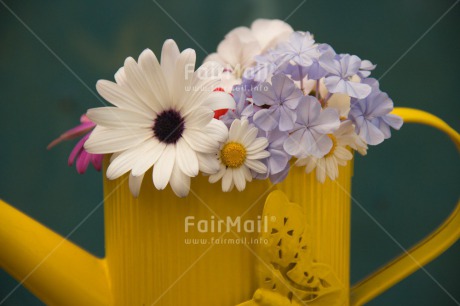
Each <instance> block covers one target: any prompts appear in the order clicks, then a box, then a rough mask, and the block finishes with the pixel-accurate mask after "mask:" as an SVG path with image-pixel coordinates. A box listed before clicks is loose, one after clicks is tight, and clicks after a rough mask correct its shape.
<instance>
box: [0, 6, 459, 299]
mask: <svg viewBox="0 0 460 306" xmlns="http://www.w3.org/2000/svg"><path fill="white" fill-rule="evenodd" d="M0 2H1V1H0ZM457 2H458V1H457ZM4 3H6V4H7V5H8V6H9V7H10V8H11V9H12V10H13V11H14V13H15V14H17V16H18V17H19V18H21V19H22V21H23V22H24V23H25V24H27V26H28V27H30V29H31V30H32V31H34V32H35V34H36V36H37V37H38V38H39V39H40V40H42V41H43V42H44V43H45V44H46V45H48V46H49V48H50V50H52V52H54V53H55V54H56V55H57V56H58V57H59V58H61V59H62V62H64V63H65V65H67V66H68V67H69V68H70V69H72V70H73V71H74V73H75V75H74V74H73V73H71V72H70V71H69V69H67V68H66V67H65V65H63V63H61V62H60V60H59V59H57V57H56V56H55V55H53V54H52V52H50V50H48V49H47V48H46V47H44V45H43V44H42V43H40V41H39V39H37V37H34V35H33V34H31V33H30V32H29V31H28V30H27V29H26V27H25V26H24V25H23V24H22V23H21V22H20V21H19V20H18V19H16V18H15V17H14V16H13V14H12V13H11V12H9V11H8V10H7V9H6V8H5V6H4V5H3V3H0V103H1V108H0V115H1V116H0V137H1V145H0V146H1V147H0V148H1V149H0V174H1V176H0V177H1V178H0V197H1V198H3V199H4V200H6V201H7V202H9V203H11V204H12V205H14V206H15V207H17V208H18V209H20V210H22V211H24V212H25V213H27V214H28V215H30V216H32V217H34V218H36V219H37V220H39V221H40V222H43V223H44V224H46V225H47V226H49V227H50V228H52V229H54V230H56V231H57V232H59V233H60V234H62V235H67V234H69V232H71V231H72V229H73V228H74V227H75V226H76V225H77V224H78V223H79V222H80V221H81V220H82V219H83V218H84V217H85V216H87V214H88V213H89V212H91V211H92V210H93V208H94V207H96V205H97V204H98V203H99V202H100V201H101V200H102V186H101V174H100V173H97V172H96V171H94V170H93V169H90V170H89V171H88V172H87V173H86V174H85V175H78V174H77V173H76V171H75V168H71V167H67V165H66V162H67V156H68V154H69V153H70V150H71V149H72V147H73V145H74V143H65V144H62V145H60V146H58V147H56V148H55V149H53V150H51V151H47V150H46V149H45V147H46V145H47V144H48V143H49V142H50V141H51V140H52V139H53V138H55V137H56V136H58V135H59V134H60V133H61V132H62V131H64V130H66V129H68V128H70V127H73V126H74V125H76V124H77V123H78V118H79V116H80V115H81V114H82V113H84V112H85V110H86V109H88V108H91V107H97V106H100V102H99V101H98V100H97V98H96V97H95V96H94V95H93V94H94V93H95V90H94V84H95V83H96V81H97V80H98V79H112V78H113V74H114V72H115V71H116V70H117V68H118V67H120V66H121V65H122V63H123V61H124V59H125V57H127V56H134V57H137V56H138V55H139V54H140V52H141V51H142V50H143V49H144V48H151V49H152V50H154V52H156V53H158V52H159V51H160V48H161V45H162V43H163V41H164V40H165V39H167V38H174V39H175V40H176V41H177V42H178V44H179V46H180V48H181V49H184V48H186V47H191V48H194V49H196V50H197V55H198V59H199V61H201V60H202V59H203V58H204V57H205V52H204V50H205V51H207V52H213V51H214V50H215V48H216V46H217V44H218V43H219V41H220V40H221V39H222V37H223V36H224V34H225V33H227V32H228V31H229V30H231V29H232V28H234V27H236V26H239V25H250V23H251V21H252V20H254V19H256V18H260V17H265V18H279V19H285V18H286V17H288V16H290V17H289V18H288V20H287V21H288V22H289V23H290V24H291V25H292V26H293V28H294V29H296V30H308V31H310V32H312V33H314V34H315V37H316V39H317V41H319V42H327V43H329V44H331V45H332V46H333V47H334V48H335V50H336V51H337V52H343V53H345V52H346V53H352V54H357V55H359V56H360V57H361V58H365V59H370V60H371V61H372V62H374V63H377V64H378V67H377V70H376V71H375V72H374V74H373V75H374V76H375V77H377V78H378V77H380V76H381V75H383V74H384V73H385V71H387V69H388V68H390V67H391V66H392V65H393V64H395V62H396V61H397V60H398V59H399V58H400V57H401V56H402V55H403V54H404V53H405V52H407V51H408V50H409V49H410V48H411V46H412V45H413V44H414V43H415V42H416V41H417V40H418V39H419V38H421V36H422V35H423V34H424V33H425V31H427V30H428V29H429V28H430V27H431V26H432V25H433V24H434V23H435V22H436V21H437V20H438V19H439V18H440V17H441V16H442V15H443V14H444V13H445V12H446V11H447V10H448V9H449V7H451V6H452V5H453V4H454V1H439V0H436V1H435V0H430V1H416V0H404V1H364V0H363V1H340V2H339V1H336V2H333V1H319V0H307V1H306V2H305V3H304V4H303V5H301V7H300V8H299V9H298V10H297V11H295V12H293V11H294V10H295V8H296V7H297V6H298V5H299V4H301V1H299V0H285V1H270V0H253V1H205V0H200V1H187V2H185V1H178V0H169V1H163V0H160V2H159V3H160V5H161V6H162V7H163V8H164V9H165V10H166V11H167V12H168V14H169V15H170V16H171V17H172V18H173V19H174V20H175V22H174V21H173V20H172V19H171V18H170V17H168V15H167V14H166V13H165V12H164V11H162V10H161V9H160V8H159V6H158V5H157V4H156V3H155V2H153V1H149V0H145V1H118V2H114V1H108V0H106V1H76V0H68V1H50V0H46V1H45V0H44V1H5V2H4ZM459 17H460V5H457V6H456V7H454V8H453V9H452V10H451V11H450V12H449V13H447V14H446V15H445V17H444V18H442V19H441V20H440V21H439V22H438V23H437V24H436V25H435V26H434V27H433V28H432V30H431V31H429V32H428V33H427V34H426V35H425V36H424V37H423V38H421V39H420V40H419V41H418V43H417V44H416V45H415V46H413V48H412V49H411V50H410V51H409V52H408V53H407V54H406V55H405V56H404V57H403V58H402V59H401V60H400V61H399V62H398V63H397V64H396V65H394V67H393V68H392V69H391V70H390V71H389V72H388V73H387V74H386V75H385V77H384V78H382V79H381V87H382V89H383V90H384V91H386V92H388V93H389V95H390V96H391V97H392V98H393V100H394V102H395V105H397V106H406V107H414V108H420V109H423V110H427V111H429V112H431V113H433V114H435V115H437V116H439V117H441V118H443V119H444V120H445V121H446V122H448V123H449V124H450V125H452V127H454V128H455V129H456V130H460V121H459V114H460V106H459V103H460V99H459V94H458V92H459V87H460V86H459V81H460V78H459V68H460V58H459V54H460V43H459V37H460V27H459V20H460V18H459ZM176 22H177V24H179V25H180V27H183V28H184V29H185V30H186V31H187V32H188V33H189V35H190V36H191V37H193V39H191V38H190V37H189V35H187V34H185V33H184V31H183V30H181V28H180V27H179V26H178V25H177V24H176ZM196 42H198V43H199V44H200V45H201V46H202V47H203V48H204V50H201V48H200V47H199V46H198V45H197V44H196ZM77 76H78V77H77ZM84 84H86V85H87V86H88V88H87V87H86V85H84ZM458 157H459V156H458V153H456V151H455V147H454V145H453V144H452V143H451V142H450V141H449V139H448V138H447V137H446V136H444V135H443V134H441V133H440V132H437V131H435V130H433V129H431V128H428V127H423V126H415V125H414V126H412V125H406V126H404V127H403V129H402V130H401V131H400V132H394V133H393V137H392V138H391V139H389V140H387V141H385V142H384V143H383V144H382V145H379V146H378V148H374V147H372V148H370V150H369V154H368V155H367V156H366V157H360V156H359V157H357V158H356V162H355V175H354V181H353V183H354V184H353V196H354V197H355V199H356V200H357V201H358V202H359V203H360V204H361V205H362V206H363V207H365V209H366V210H367V211H368V212H369V213H370V214H371V215H372V216H374V217H375V219H377V220H378V222H380V224H381V225H382V226H383V227H384V228H385V229H386V230H387V231H388V232H389V233H391V235H393V237H394V238H395V239H396V240H397V241H398V242H399V243H400V244H401V245H402V246H403V247H404V248H409V247H410V246H412V245H413V244H414V243H416V242H417V241H418V240H420V239H421V238H422V237H424V236H425V235H427V234H428V233H429V232H430V231H431V230H433V229H434V228H435V227H436V226H437V225H438V224H440V223H441V222H442V220H443V219H444V218H445V217H446V216H447V215H448V214H449V212H450V211H451V210H452V208H453V207H454V204H455V203H456V201H457V200H458V196H459V182H460V171H459V169H460V167H459V166H460V164H459V158H458ZM352 235H353V236H352V237H353V238H352V262H351V268H352V275H351V278H352V282H356V281H357V280H359V279H361V278H362V277H364V276H365V275H367V274H368V273H369V272H371V271H373V270H375V269H376V268H378V267H379V266H380V265H382V264H383V263H385V262H387V261H388V260H390V259H392V258H393V257H395V256H396V255H397V254H399V253H400V252H401V249H400V248H399V247H398V246H397V245H396V244H395V242H394V241H392V240H391V239H390V238H389V237H388V236H387V234H385V233H384V232H383V231H382V230H381V229H380V228H379V227H378V226H377V225H376V224H374V222H373V221H372V220H371V219H370V218H369V217H368V216H367V215H366V214H365V213H364V212H363V211H362V210H361V209H360V208H359V206H357V205H356V204H353V211H352ZM70 239H71V240H72V241H75V242H76V243H77V244H79V245H81V246H83V247H84V248H86V249H87V250H89V251H91V252H93V253H95V254H97V255H100V256H102V255H103V254H104V248H103V245H104V238H103V216H102V208H99V209H97V210H96V211H95V213H94V214H93V215H91V217H89V218H88V220H87V221H86V222H85V223H84V224H83V225H82V226H81V227H79V228H78V230H76V231H75V232H74V233H73V234H72V235H71V236H70ZM1 248H2V246H0V252H1V250H2V249H1ZM459 259H460V243H456V244H455V245H454V246H453V247H451V248H450V249H449V250H448V251H447V252H446V253H445V254H443V255H442V256H440V257H439V258H438V259H436V260H434V261H433V262H432V263H430V264H428V265H427V266H426V271H427V272H429V274H430V275H431V276H432V278H433V279H435V280H436V282H435V281H433V279H432V278H430V276H428V275H427V273H425V272H424V271H418V272H416V273H414V274H413V275H412V276H410V277H408V278H407V279H406V280H404V281H402V282H401V283H399V284H398V285H396V286H395V287H393V288H391V289H390V290H388V291H387V292H385V293H384V294H382V295H381V296H379V297H378V298H376V299H375V300H374V301H372V302H370V303H369V305H407V304H409V303H410V304H414V305H458V302H456V301H460V285H459V284H460V273H459V272H460V260H459ZM438 284H439V285H440V286H442V287H443V288H444V289H445V290H446V291H447V292H449V293H450V295H451V296H452V297H453V298H454V299H456V301H455V300H454V299H452V298H451V297H449V296H448V295H447V294H446V292H445V291H444V290H443V289H442V288H441V287H440V286H439V285H438ZM16 285H17V282H16V281H15V280H14V279H12V278H11V277H10V276H8V275H7V274H6V273H5V272H4V271H0V301H1V300H3V299H4V297H6V296H7V294H8V293H9V292H11V290H13V289H14V288H15V286H16ZM0 304H1V303H0ZM2 305H5V306H6V305H41V302H39V301H38V300H37V299H36V298H34V297H33V296H32V295H31V294H30V293H28V291H27V290H26V289H24V288H22V287H20V288H18V289H17V290H16V291H14V293H13V294H11V295H10V296H9V297H8V299H6V300H5V301H4V303H3V304H2Z"/></svg>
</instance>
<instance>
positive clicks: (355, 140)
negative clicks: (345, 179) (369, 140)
mask: <svg viewBox="0 0 460 306" xmlns="http://www.w3.org/2000/svg"><path fill="white" fill-rule="evenodd" d="M327 136H328V137H329V138H330V139H331V140H332V148H331V150H330V151H329V152H328V153H327V154H326V155H324V156H323V157H321V158H317V157H314V156H311V155H309V156H306V157H301V158H299V159H297V161H296V162H295V165H296V166H299V167H300V166H305V172H306V173H310V172H312V171H313V170H315V169H316V179H317V180H318V181H320V182H321V183H324V182H325V180H326V176H328V177H329V178H330V179H331V180H335V179H336V178H337V177H338V176H339V166H345V165H346V164H347V162H348V161H349V160H351V159H352V158H353V154H352V153H351V152H350V150H349V149H348V148H347V146H349V147H351V148H353V149H354V150H358V151H359V152H360V153H361V154H363V155H365V154H366V152H367V145H366V143H365V142H364V141H363V140H362V139H361V138H360V137H359V136H358V135H356V132H355V127H354V125H353V123H352V122H351V121H349V120H347V121H343V122H341V124H340V127H339V129H338V130H337V131H335V132H334V133H332V134H327Z"/></svg>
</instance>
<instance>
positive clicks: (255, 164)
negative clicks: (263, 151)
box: [244, 159, 267, 173]
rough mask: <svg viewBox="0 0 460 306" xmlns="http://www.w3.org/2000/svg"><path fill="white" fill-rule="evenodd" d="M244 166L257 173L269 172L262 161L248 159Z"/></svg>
mask: <svg viewBox="0 0 460 306" xmlns="http://www.w3.org/2000/svg"><path fill="white" fill-rule="evenodd" d="M244 164H245V165H246V166H247V167H249V168H251V169H252V170H254V171H255V172H257V173H266V172H267V166H265V165H264V164H263V163H262V162H261V161H258V160H252V159H246V160H245V161H244Z"/></svg>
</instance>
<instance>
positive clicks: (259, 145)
mask: <svg viewBox="0 0 460 306" xmlns="http://www.w3.org/2000/svg"><path fill="white" fill-rule="evenodd" d="M267 146H268V140H267V138H265V137H259V138H256V140H254V142H253V143H252V144H250V145H249V146H248V147H247V148H246V152H247V153H248V154H254V153H257V152H260V151H261V150H263V149H265V148H266V147H267Z"/></svg>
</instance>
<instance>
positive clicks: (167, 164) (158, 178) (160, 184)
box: [153, 145, 176, 190]
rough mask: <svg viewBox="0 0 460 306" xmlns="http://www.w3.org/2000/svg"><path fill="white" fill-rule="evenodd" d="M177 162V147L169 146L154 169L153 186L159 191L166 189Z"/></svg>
mask: <svg viewBox="0 0 460 306" xmlns="http://www.w3.org/2000/svg"><path fill="white" fill-rule="evenodd" d="M175 161H176V146H175V145H167V146H166V148H165V149H164V151H163V154H161V156H160V158H159V159H158V161H157V162H156V164H155V167H153V184H154V185H155V187H156V188H157V189H158V190H163V189H165V187H166V185H168V182H169V179H170V178H171V173H172V170H173V167H174V163H175Z"/></svg>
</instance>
